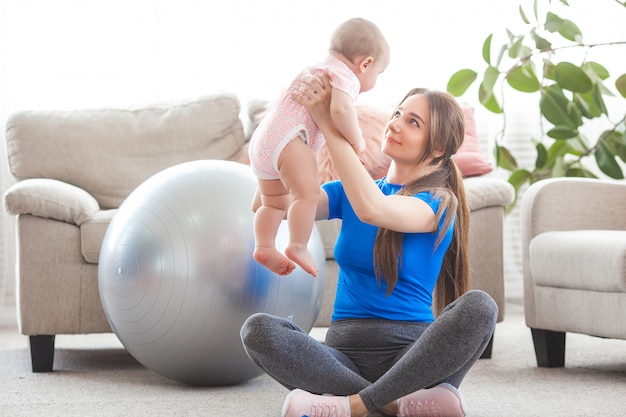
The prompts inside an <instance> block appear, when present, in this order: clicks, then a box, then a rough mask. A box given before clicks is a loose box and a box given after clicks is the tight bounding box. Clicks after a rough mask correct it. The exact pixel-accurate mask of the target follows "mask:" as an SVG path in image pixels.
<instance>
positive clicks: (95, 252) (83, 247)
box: [80, 209, 117, 264]
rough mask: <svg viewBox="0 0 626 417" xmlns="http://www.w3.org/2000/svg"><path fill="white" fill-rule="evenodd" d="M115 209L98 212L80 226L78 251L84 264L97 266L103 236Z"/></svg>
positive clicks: (115, 211)
mask: <svg viewBox="0 0 626 417" xmlns="http://www.w3.org/2000/svg"><path fill="white" fill-rule="evenodd" d="M115 213H117V209H111V210H100V211H98V212H96V214H94V215H93V216H92V218H91V219H89V220H88V221H86V222H85V223H83V224H81V225H80V251H81V254H82V255H83V258H84V259H85V262H87V263H90V264H97V263H98V259H99V258H100V248H101V247H102V240H103V239H104V234H105V233H106V231H107V228H108V227H109V223H110V222H111V219H113V216H114V215H115Z"/></svg>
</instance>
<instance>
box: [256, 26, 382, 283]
mask: <svg viewBox="0 0 626 417" xmlns="http://www.w3.org/2000/svg"><path fill="white" fill-rule="evenodd" d="M389 58H390V54H389V45H388V44H387V41H386V40H385V38H384V37H383V35H382V33H381V31H380V30H379V29H378V27H377V26H376V25H375V24H374V23H372V22H370V21H368V20H365V19H361V18H354V19H350V20H348V21H346V22H344V23H342V24H341V25H340V26H339V27H338V28H337V29H335V31H334V32H333V34H332V36H331V40H330V47H329V51H328V56H327V57H326V59H325V60H324V61H323V62H321V63H319V64H317V65H314V66H312V67H308V68H306V69H305V70H303V71H302V72H301V73H300V74H299V75H298V76H297V77H296V79H295V80H294V81H293V82H292V83H291V85H290V86H289V88H288V89H287V91H286V92H285V93H284V95H283V96H282V98H281V100H280V102H279V103H278V104H277V105H276V106H275V107H274V108H273V109H272V110H270V112H269V113H268V114H267V116H265V118H264V119H263V121H262V122H261V123H260V125H259V126H258V127H257V129H256V130H255V132H254V134H253V136H252V138H251V139H250V145H249V157H250V165H251V166H252V169H253V171H254V173H255V175H256V176H257V179H258V184H259V189H258V192H257V196H256V197H255V202H254V207H253V209H256V210H255V218H254V237H255V248H254V259H255V260H256V261H257V262H258V263H260V264H261V265H264V266H265V267H266V268H268V269H270V270H271V271H273V272H275V273H277V274H279V275H287V274H289V273H291V272H292V271H293V270H294V269H295V267H296V264H297V265H299V266H300V267H301V268H302V269H303V270H305V271H306V272H308V273H309V274H311V275H313V276H317V272H318V269H317V266H316V265H315V260H314V259H313V256H312V255H311V254H310V253H309V251H308V249H307V244H308V241H309V238H310V235H311V232H312V230H313V224H314V221H315V212H316V210H317V203H318V199H319V193H320V187H319V179H318V172H317V160H316V156H315V153H316V152H317V151H318V150H319V149H320V148H321V147H322V145H324V142H325V139H324V137H323V135H322V134H321V132H320V131H319V129H318V128H317V126H316V125H315V122H314V121H313V119H312V118H311V116H310V115H309V112H308V110H307V109H306V108H305V107H304V106H302V105H300V104H298V103H296V102H295V101H294V100H293V99H292V98H291V96H292V94H294V90H295V89H297V88H298V86H299V85H300V82H301V80H303V79H307V78H310V77H314V76H315V74H319V73H320V72H324V73H326V74H328V76H329V77H330V83H331V85H332V87H333V89H332V95H331V114H332V117H333V122H334V124H335V126H336V127H337V128H338V129H339V130H340V131H341V133H342V134H343V135H344V136H345V137H346V139H347V140H348V141H349V142H350V144H351V145H352V147H353V148H354V150H355V152H357V154H359V155H360V154H361V153H362V152H363V151H364V150H365V140H364V139H363V136H362V133H361V129H360V127H359V124H358V119H357V113H356V110H355V108H354V100H355V99H356V98H357V97H358V95H359V93H362V92H366V91H369V90H371V89H372V88H373V87H374V85H375V84H376V81H377V79H378V75H379V74H381V73H382V72H383V71H384V70H385V69H386V68H387V65H388V64H389ZM259 200H260V201H259ZM257 207H258V208H257ZM285 213H286V214H287V223H288V226H289V243H288V245H287V247H286V248H285V254H284V255H283V254H282V253H280V252H279V251H278V250H277V249H276V245H275V240H276V234H277V232H278V228H279V226H280V223H281V221H282V220H283V219H284V218H285Z"/></svg>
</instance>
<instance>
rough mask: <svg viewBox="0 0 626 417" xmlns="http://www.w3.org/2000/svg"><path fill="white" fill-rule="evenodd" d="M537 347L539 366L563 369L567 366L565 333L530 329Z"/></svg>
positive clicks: (536, 354)
mask: <svg viewBox="0 0 626 417" xmlns="http://www.w3.org/2000/svg"><path fill="white" fill-rule="evenodd" d="M530 331H531V334H532V336H533V344H534V345H535V356H536V357H537V366H539V367H542V368H562V367H564V366H565V332H555V331H552V330H543V329H532V328H531V329H530Z"/></svg>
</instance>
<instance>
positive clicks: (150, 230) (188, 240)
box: [98, 160, 325, 386]
mask: <svg viewBox="0 0 626 417" xmlns="http://www.w3.org/2000/svg"><path fill="white" fill-rule="evenodd" d="M256 188H257V184H256V179H255V177H254V176H253V174H252V172H251V170H250V168H249V167H248V166H246V165H243V164H239V163H236V162H228V161H219V160H204V161H194V162H188V163H183V164H180V165H177V166H174V167H172V168H169V169H166V170H164V171H162V172H160V173H158V174H156V175H155V176H153V177H151V178H150V179H148V180H147V181H146V182H144V183H143V184H141V185H140V186H139V187H138V188H137V189H136V190H135V191H133V192H132V193H131V194H130V196H128V198H127V199H126V200H125V201H124V202H123V204H122V205H121V206H120V208H119V210H118V212H117V213H116V215H115V216H114V218H113V219H112V221H111V223H110V225H109V227H108V229H107V231H106V234H105V236H104V240H103V243H102V249H101V252H100V260H99V266H98V275H99V278H98V281H99V286H100V298H101V301H102V305H103V307H104V311H105V313H106V316H107V318H108V320H109V323H110V324H111V327H112V329H113V331H114V332H115V334H116V335H117V337H118V338H119V339H120V341H121V342H122V344H123V345H124V347H125V348H126V349H127V350H128V352H129V353H130V354H131V355H133V356H134V357H135V359H137V360H138V361H139V362H141V363H142V364H143V365H144V366H146V367H147V368H149V369H151V370H153V371H155V372H157V373H159V374H161V375H162V376H165V377H167V378H170V379H173V380H176V381H179V382H182V383H185V384H191V385H205V386H206V385H210V386H215V385H231V384H237V383H240V382H243V381H246V380H249V379H252V378H254V377H256V376H258V375H260V374H261V372H262V371H261V370H260V368H258V367H257V366H256V365H254V364H253V363H252V361H250V359H249V358H248V357H247V355H246V353H245V351H244V349H243V345H242V343H241V339H240V336H239V330H240V328H241V325H242V324H243V322H244V321H245V320H246V319H247V318H248V317H249V316H250V315H251V314H253V313H257V312H265V313H270V314H275V315H278V316H282V317H287V318H290V319H292V320H293V321H294V322H295V323H297V324H298V325H299V326H301V327H302V328H303V329H305V330H306V331H309V330H310V329H311V327H313V323H314V321H315V318H316V316H317V314H318V312H319V309H320V303H321V297H322V294H323V291H324V277H325V255H324V248H323V245H322V241H321V238H320V235H319V233H318V232H317V229H314V230H313V234H312V236H311V240H310V241H309V250H310V251H311V253H312V254H313V256H314V258H315V261H316V262H317V266H318V268H319V274H318V277H317V278H313V277H312V276H310V275H309V274H307V273H306V272H304V271H303V270H302V269H301V268H299V267H297V268H296V270H295V271H294V272H293V273H291V274H290V275H287V276H284V277H283V276H279V275H276V274H274V273H272V272H270V271H269V270H267V269H266V268H264V267H262V266H260V265H259V264H257V263H256V262H255V261H254V259H253V258H252V252H253V249H254V235H253V229H252V226H253V219H254V214H253V213H252V210H251V206H252V199H253V196H254V193H255V191H256ZM283 223H284V224H283V225H282V226H281V229H280V230H279V233H278V238H277V246H278V248H279V250H281V251H282V250H283V249H284V247H285V246H286V244H287V240H288V231H287V225H286V224H285V222H283Z"/></svg>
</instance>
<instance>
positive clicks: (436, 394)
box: [396, 383, 467, 417]
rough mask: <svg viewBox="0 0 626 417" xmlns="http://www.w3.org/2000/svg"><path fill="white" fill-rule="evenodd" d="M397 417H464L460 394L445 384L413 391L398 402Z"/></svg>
mask: <svg viewBox="0 0 626 417" xmlns="http://www.w3.org/2000/svg"><path fill="white" fill-rule="evenodd" d="M397 404H398V412H397V414H396V415H397V416H398V417H464V416H465V415H466V413H467V411H466V409H467V407H466V406H465V401H463V397H462V396H461V393H460V392H459V391H458V390H457V389H456V388H455V387H454V385H450V384H447V383H444V384H439V385H437V386H436V387H432V388H429V389H422V390H419V391H415V392H413V393H411V394H409V395H405V396H404V397H402V398H400V399H399V400H398V403H397Z"/></svg>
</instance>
